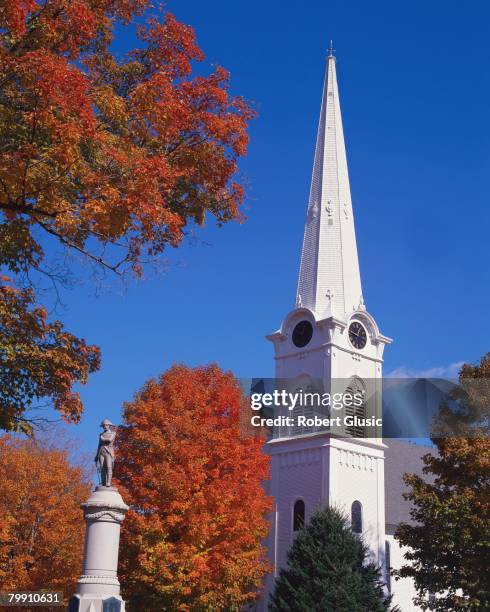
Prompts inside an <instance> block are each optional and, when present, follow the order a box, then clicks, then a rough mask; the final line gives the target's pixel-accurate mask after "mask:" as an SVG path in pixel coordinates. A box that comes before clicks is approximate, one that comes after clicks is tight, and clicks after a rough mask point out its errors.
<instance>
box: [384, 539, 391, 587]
mask: <svg viewBox="0 0 490 612" xmlns="http://www.w3.org/2000/svg"><path fill="white" fill-rule="evenodd" d="M385 567H386V573H385V582H386V588H387V589H388V593H391V551H390V543H389V542H388V540H386V542H385Z"/></svg>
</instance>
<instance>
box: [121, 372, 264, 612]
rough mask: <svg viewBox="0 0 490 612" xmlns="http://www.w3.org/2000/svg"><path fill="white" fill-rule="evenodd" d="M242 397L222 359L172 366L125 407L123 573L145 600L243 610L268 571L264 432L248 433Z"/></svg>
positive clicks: (129, 593)
mask: <svg viewBox="0 0 490 612" xmlns="http://www.w3.org/2000/svg"><path fill="white" fill-rule="evenodd" d="M244 401H245V400H244V397H243V394H242V391H241V389H240V385H239V383H238V381H237V380H236V379H235V378H234V377H233V375H232V374H231V373H225V372H223V371H221V370H220V369H219V368H218V367H217V366H216V365H211V366H206V367H198V368H188V367H185V366H173V367H172V368H171V369H170V370H168V371H167V372H166V373H165V374H163V375H162V376H161V377H160V379H159V380H158V381H157V380H150V381H149V382H148V383H146V385H145V386H144V387H143V389H142V390H141V391H140V392H139V393H138V394H137V395H136V397H135V399H134V401H132V402H130V403H127V404H125V406H124V424H125V426H124V427H123V428H122V430H120V433H119V435H118V438H117V443H118V462H117V464H116V469H117V474H116V476H117V477H118V480H119V482H120V483H121V485H122V487H123V488H124V499H125V501H126V502H128V503H129V504H130V505H131V510H130V511H129V512H128V515H127V517H126V520H125V521H124V523H123V529H122V536H121V537H122V541H121V552H120V570H119V573H120V576H121V583H122V585H123V590H124V596H125V597H126V598H127V599H128V600H129V601H133V602H137V606H138V609H145V610H148V611H151V610H155V611H157V610H158V611H161V610H181V611H185V610H195V611H198V610H199V611H205V610H209V611H211V610H212V611H216V612H217V611H220V610H223V611H224V610H227V611H232V610H239V609H241V607H242V606H243V605H244V604H246V603H247V602H251V601H253V600H254V598H255V597H256V595H257V589H258V587H259V585H260V584H261V579H262V577H263V575H264V574H265V573H266V571H267V564H266V562H265V560H264V556H265V550H264V548H263V546H262V544H261V542H262V540H263V539H264V537H265V536H266V534H267V531H268V522H267V521H266V519H265V513H266V511H267V510H268V508H269V501H268V498H267V497H266V496H265V493H264V490H263V487H262V484H263V481H264V480H265V479H266V478H267V477H268V459H267V457H266V456H265V455H264V454H262V451H261V447H262V444H263V440H261V439H260V438H256V437H244V436H242V435H241V430H240V412H241V410H242V407H243V402H244Z"/></svg>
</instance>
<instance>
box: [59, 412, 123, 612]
mask: <svg viewBox="0 0 490 612" xmlns="http://www.w3.org/2000/svg"><path fill="white" fill-rule="evenodd" d="M101 427H102V428H103V432H102V433H101V434H100V436H99V446H98V448H97V454H96V456H95V463H96V464H97V471H98V473H99V480H100V484H99V485H98V486H97V487H96V488H95V491H93V492H92V494H91V495H90V497H89V498H88V500H87V501H86V502H85V503H83V504H82V505H81V507H82V510H83V513H84V517H85V523H86V534H85V551H84V555H83V569H82V575H81V576H80V579H79V581H78V584H77V592H76V593H75V595H73V597H72V598H71V599H70V603H69V608H68V610H69V612H124V610H125V606H124V601H123V600H122V599H121V596H120V594H119V580H118V579H117V559H118V556H119V532H120V529H121V523H122V522H123V520H124V516H125V514H126V512H127V511H128V510H129V507H128V506H127V505H126V504H125V503H124V501H123V498H122V497H121V495H120V494H119V492H118V490H117V489H116V487H113V486H112V484H111V483H112V470H113V467H114V440H115V438H116V427H115V426H114V425H113V424H112V423H111V422H110V421H108V420H107V419H105V420H104V421H102V423H101Z"/></svg>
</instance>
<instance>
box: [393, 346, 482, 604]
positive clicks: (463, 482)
mask: <svg viewBox="0 0 490 612" xmlns="http://www.w3.org/2000/svg"><path fill="white" fill-rule="evenodd" d="M489 418H490V353H489V354H487V355H485V356H484V357H483V358H482V359H481V361H480V363H479V364H478V365H470V364H465V365H464V366H463V367H462V369H461V371H460V374H459V385H458V386H456V387H455V388H454V389H453V390H452V391H451V393H450V394H449V396H448V401H447V402H445V403H444V404H443V405H442V406H441V410H440V414H439V415H438V418H437V421H436V424H435V432H434V434H433V437H432V441H433V442H434V444H435V447H436V450H437V452H436V453H432V454H427V455H425V456H424V457H423V461H424V468H423V471H424V473H425V474H426V475H427V476H428V477H429V478H427V479H424V477H423V476H422V477H421V476H417V475H415V474H408V475H405V482H406V483H407V485H409V487H410V490H409V492H408V493H407V494H406V496H405V497H406V498H407V499H408V500H410V501H411V502H412V510H411V517H412V519H413V521H414V523H413V524H402V525H400V526H399V528H398V530H397V532H396V537H397V539H398V540H399V541H400V543H401V544H403V545H405V546H407V547H409V550H408V551H407V552H406V553H405V557H406V559H407V560H408V561H409V564H405V565H404V566H403V567H402V568H401V569H400V570H399V571H398V572H397V575H398V576H399V577H405V576H408V577H411V578H413V579H414V581H415V586H416V588H417V590H418V597H417V599H416V600H415V603H417V604H418V605H419V606H421V608H422V609H424V610H438V611H442V610H455V611H458V610H461V611H471V612H473V611H475V612H479V611H480V610H481V611H483V610H488V609H489V607H490V577H489V573H488V571H487V569H488V567H490V440H489V438H488V426H489ZM429 593H436V594H438V595H437V597H436V598H433V597H431V598H430V599H429V598H428V594H429Z"/></svg>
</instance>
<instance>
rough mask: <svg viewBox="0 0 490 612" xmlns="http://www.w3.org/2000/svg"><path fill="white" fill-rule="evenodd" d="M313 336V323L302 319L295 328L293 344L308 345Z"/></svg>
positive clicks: (298, 345) (299, 346)
mask: <svg viewBox="0 0 490 612" xmlns="http://www.w3.org/2000/svg"><path fill="white" fill-rule="evenodd" d="M312 336H313V325H312V324H311V323H310V322H309V321H300V322H299V323H298V324H297V325H296V327H295V328H294V329H293V344H294V346H297V347H298V348H301V347H303V346H306V345H307V344H308V342H309V341H310V340H311V338H312Z"/></svg>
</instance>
